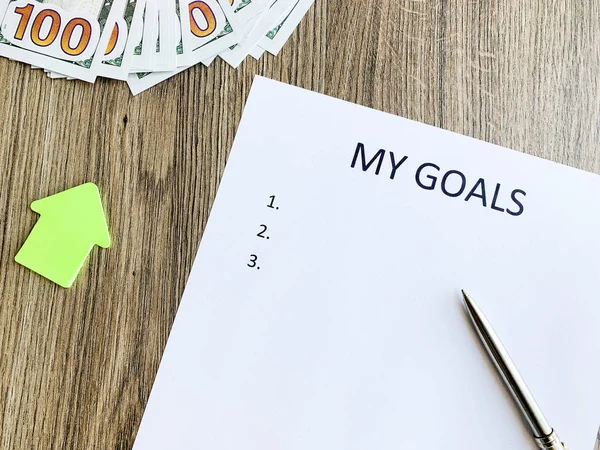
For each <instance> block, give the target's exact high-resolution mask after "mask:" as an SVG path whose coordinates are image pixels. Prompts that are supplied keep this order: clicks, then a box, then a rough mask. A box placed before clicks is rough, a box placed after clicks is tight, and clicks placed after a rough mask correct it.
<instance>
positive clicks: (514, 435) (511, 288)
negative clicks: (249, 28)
mask: <svg viewBox="0 0 600 450" xmlns="http://www.w3.org/2000/svg"><path fill="white" fill-rule="evenodd" d="M359 143H361V144H362V147H361V146H360V145H359ZM363 147H364V152H365V156H366V158H365V161H364V162H365V163H366V165H368V162H369V161H370V160H371V158H372V157H373V156H375V155H377V154H378V152H379V151H380V150H381V153H380V155H382V156H381V157H382V159H381V166H380V167H379V174H376V170H377V169H378V165H379V159H377V158H376V159H375V161H374V162H373V164H371V165H370V166H369V167H368V169H367V170H366V171H364V170H363V159H362V157H361V148H363ZM357 150H358V152H357ZM392 155H393V157H394V160H393V161H395V163H396V165H398V163H399V162H400V161H401V160H402V158H403V157H404V156H406V157H407V158H406V160H404V162H403V163H402V165H399V166H398V168H397V170H396V171H395V172H393V171H392V169H391V168H392V164H391V162H392ZM355 156H356V160H355ZM353 160H355V161H354V163H355V164H354V167H352V162H353ZM424 164H435V165H436V166H437V167H439V170H436V169H435V167H434V166H432V165H425V166H423V165H424ZM419 167H423V168H422V169H421V172H420V173H419V174H417V173H418V171H419ZM449 171H460V173H461V174H463V176H464V177H465V179H466V185H465V188H464V192H463V193H462V194H460V195H458V196H456V197H451V196H448V195H446V194H444V193H443V191H442V187H443V188H444V189H445V190H446V192H447V193H448V194H452V195H454V194H455V193H457V192H459V191H460V188H461V185H462V178H461V175H459V174H458V173H457V172H449ZM447 173H450V175H448V176H446V177H445V174H447ZM392 176H393V179H392ZM444 178H445V180H444ZM480 179H483V180H484V183H485V190H486V200H485V204H486V206H484V205H483V203H484V201H483V199H482V198H480V197H481V194H482V188H481V182H479V188H478V189H477V190H476V192H475V194H478V195H479V196H480V197H476V196H471V197H470V198H469V200H468V201H465V198H466V197H467V195H468V193H469V192H470V191H471V190H472V188H473V187H474V186H475V185H476V184H478V181H479V180H480ZM443 180H444V181H443ZM419 183H420V184H421V185H422V186H424V187H420V185H419ZM434 183H435V187H434V188H433V189H426V188H428V187H432V186H433V185H434ZM498 184H499V185H500V187H499V188H497V185H498ZM496 190H497V191H498V193H497V195H496V196H495V195H494V193H495V192H496ZM520 191H522V192H524V193H526V195H525V194H523V193H520ZM271 196H274V197H271ZM511 196H512V197H514V198H515V199H516V200H517V201H518V202H519V203H520V204H522V207H520V206H519V205H518V203H517V201H515V200H512V199H511ZM494 197H496V198H495V200H494ZM268 205H271V206H273V208H271V207H269V206H268ZM492 206H494V208H496V209H492ZM507 211H511V213H512V214H510V213H508V212H507ZM519 212H520V214H518V215H513V214H517V213H519ZM265 227H266V229H265ZM259 234H260V235H261V236H263V237H259V236H258V235H259ZM267 237H268V238H267ZM251 255H256V258H255V257H254V256H251ZM255 259H256V262H255V263H253V262H252V261H253V260H255ZM250 266H254V267H250ZM259 268H260V269H259ZM599 279H600V178H599V177H598V176H597V175H593V174H589V173H585V172H582V171H578V170H575V169H572V168H568V167H565V166H561V165H558V164H555V163H552V162H549V161H545V160H541V159H537V158H535V157H532V156H528V155H525V154H521V153H518V152H514V151H511V150H507V149H505V148H501V147H498V146H495V145H492V144H488V143H485V142H481V141H478V140H475V139H471V138H468V137H464V136H460V135H458V134H454V133H451V132H448V131H444V130H441V129H438V128H434V127H431V126H428V125H424V124H420V123H417V122H413V121H410V120H406V119H403V118H399V117H396V116H392V115H389V114H385V113H382V112H378V111H375V110H371V109H367V108H364V107H360V106H357V105H353V104H350V103H346V102H343V101H340V100H336V99H332V98H329V97H326V96H323V95H320V94H316V93H312V92H309V91H305V90H301V89H298V88H295V87H291V86H288V85H284V84H281V83H277V82H274V81H270V80H267V79H264V78H260V77H258V78H257V79H256V80H255V82H254V85H253V87H252V90H251V93H250V96H249V99H248V102H247V105H246V109H245V112H244V115H243V118H242V120H241V123H240V127H239V130H238V133H237V137H236V138H235V142H234V145H233V149H232V151H231V156H230V158H229V161H228V164H227V168H226V171H225V174H224V177H223V180H222V183H221V187H220V189H219V192H218V195H217V198H216V201H215V204H214V207H213V210H212V213H211V217H210V220H209V222H208V225H207V228H206V230H205V233H204V237H203V239H202V243H201V245H200V250H199V252H198V255H197V258H196V261H195V263H194V266H193V269H192V272H191V274H190V277H189V281H188V285H187V287H186V290H185V293H184V296H183V299H182V302H181V306H180V308H179V311H178V314H177V318H176V320H175V323H174V326H173V329H172V332H171V335H170V338H169V341H168V344H167V347H166V350H165V353H164V356H163V359H162V363H161V365H160V369H159V371H158V374H157V377H156V381H155V384H154V387H153V390H152V393H151V396H150V399H149V403H148V406H147V409H146V411H145V414H144V417H143V420H142V423H141V426H140V429H139V433H138V436H137V439H136V442H135V445H134V450H164V449H166V448H168V449H170V450H196V449H198V450H200V449H203V450H204V449H210V450H282V449H285V450H307V449H327V450H365V449H377V450H399V449H410V450H425V449H427V450H430V449H434V448H442V447H443V448H444V449H450V450H481V449H486V450H506V449H515V450H517V449H518V450H522V449H531V450H533V449H535V448H536V446H535V445H534V444H533V442H532V440H531V438H530V437H529V434H528V432H527V429H526V428H525V426H524V425H523V423H522V419H521V418H520V417H519V415H518V414H517V410H516V408H515V406H514V404H513V402H512V400H511V398H510V396H509V395H508V394H507V392H506V390H505V388H504V386H503V385H502V383H501V381H500V378H499V377H498V375H497V374H496V372H495V369H494V367H493V366H492V364H491V363H490V361H489V359H488V357H487V355H486V353H485V351H484V350H483V348H482V346H481V345H480V343H479V341H478V339H477V337H476V334H475V332H474V330H473V329H472V327H471V326H470V323H469V321H468V319H467V317H466V314H465V312H464V310H463V307H462V303H461V298H460V289H461V288H464V289H466V290H467V291H468V292H469V293H470V294H471V296H472V297H473V298H474V299H475V300H476V301H477V302H478V303H479V305H480V306H481V308H482V309H483V310H484V311H485V313H486V314H487V316H488V318H489V319H490V320H491V321H492V323H493V324H494V325H495V328H496V331H497V332H498V333H499V335H500V336H501V338H502V340H503V341H504V344H505V345H506V347H507V348H508V350H509V352H510V353H511V355H512V356H513V359H514V361H515V363H516V364H517V366H518V367H519V369H520V371H521V374H522V375H523V377H524V378H525V380H526V381H527V382H528V384H529V386H530V388H531V389H532V391H533V393H534V395H535V396H536V398H537V400H538V402H539V404H540V406H541V407H542V409H543V411H544V412H545V413H546V415H547V418H548V419H549V421H550V422H551V424H552V425H553V426H555V427H556V429H557V431H558V432H559V434H560V436H561V437H562V438H563V439H564V440H565V441H566V442H567V444H568V445H569V446H570V447H571V448H574V449H592V448H593V445H594V439H595V434H596V429H597V427H598V423H599V422H600V409H599V408H598V405H599V404H600V382H599V380H600V358H599V357H598V355H600V326H599V325H598V323H599V320H600V297H599V295H598V294H599V284H598V280H599Z"/></svg>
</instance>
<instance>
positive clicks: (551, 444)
mask: <svg viewBox="0 0 600 450" xmlns="http://www.w3.org/2000/svg"><path fill="white" fill-rule="evenodd" d="M535 442H536V443H537V445H538V446H539V447H540V448H541V449H542V450H569V448H568V447H567V446H566V445H565V443H564V442H561V440H560V438H559V437H558V434H556V432H555V431H554V430H553V431H552V433H550V434H549V435H548V436H544V437H541V438H537V437H536V438H535Z"/></svg>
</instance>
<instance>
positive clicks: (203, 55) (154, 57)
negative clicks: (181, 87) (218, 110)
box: [0, 0, 315, 95]
mask: <svg viewBox="0 0 600 450" xmlns="http://www.w3.org/2000/svg"><path fill="white" fill-rule="evenodd" d="M314 2H315V0H0V17H1V18H2V21H1V22H0V56H4V57H6V58H10V59H14V60H18V61H22V62H24V63H27V64H31V66H32V67H33V68H36V69H42V70H43V71H44V72H45V73H46V75H47V76H48V77H49V78H52V79H59V78H61V79H66V80H73V79H79V80H83V81H87V82H91V83H93V82H94V81H95V80H96V78H97V77H99V76H100V77H105V78H113V79H116V80H124V81H127V83H128V84H129V88H130V89H131V92H132V93H133V94H134V95H137V94H139V93H140V92H142V91H144V90H146V89H148V88H150V87H152V86H154V85H156V84H158V83H160V82H161V81H164V80H166V79H167V78H170V77H172V76H173V75H175V74H177V73H179V72H182V71H184V70H185V69H187V68H189V67H191V66H193V65H195V64H199V63H202V64H204V65H206V66H209V65H210V64H211V63H212V62H213V61H214V60H215V59H216V57H220V58H221V59H223V60H224V61H226V62H227V63H228V64H229V65H231V66H232V67H233V68H237V67H238V66H239V65H240V64H241V63H242V62H243V61H244V60H245V59H246V57H248V56H249V55H250V56H252V57H253V58H255V59H260V58H261V57H262V55H263V54H264V52H265V51H267V52H269V53H271V54H272V55H277V54H278V53H279V51H280V50H281V48H282V47H283V45H284V44H285V42H286V41H287V40H288V39H289V37H290V36H291V35H292V33H293V31H294V30H295V29H296V27H297V26H298V24H299V23H300V21H301V20H302V18H303V17H304V15H305V14H306V12H307V11H308V10H309V8H310V7H311V5H312V4H313V3H314Z"/></svg>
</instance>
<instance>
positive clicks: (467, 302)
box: [460, 289, 473, 309]
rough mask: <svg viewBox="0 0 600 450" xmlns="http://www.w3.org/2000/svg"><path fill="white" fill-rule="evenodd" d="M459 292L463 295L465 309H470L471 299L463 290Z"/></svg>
mask: <svg viewBox="0 0 600 450" xmlns="http://www.w3.org/2000/svg"><path fill="white" fill-rule="evenodd" d="M460 292H462V295H463V303H464V305H465V306H466V308H467V309H471V308H472V307H473V300H471V297H469V294H467V293H466V292H465V290H464V289H461V290H460Z"/></svg>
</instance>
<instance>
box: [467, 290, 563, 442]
mask: <svg viewBox="0 0 600 450" xmlns="http://www.w3.org/2000/svg"><path fill="white" fill-rule="evenodd" d="M462 293H463V299H464V303H465V309H466V310H467V313H468V314H469V317H470V318H471V322H473V325H474V326H475V329H476V330H477V334H479V337H480V338H481V341H482V342H483V344H484V346H485V348H486V350H487V351H488V353H489V355H490V357H491V358H492V360H493V361H494V364H495V365H496V368H497V369H498V371H499V372H500V374H501V375H502V378H503V379H504V382H505V383H506V386H507V387H508V389H509V391H510V393H511V394H512V396H513V398H514V399H515V402H516V403H517V405H518V406H519V408H520V409H521V412H522V413H523V416H524V417H525V418H526V419H527V423H528V425H529V428H530V429H531V433H532V434H533V439H534V440H535V442H536V443H537V445H538V446H539V447H540V448H541V449H544V450H568V448H567V446H566V445H565V444H564V443H563V442H561V440H560V439H559V437H558V435H557V434H556V432H555V431H554V429H553V428H552V427H551V426H550V424H549V423H548V421H547V420H546V418H545V417H544V414H543V413H542V411H541V410H540V407H539V406H538V404H537V402H536V401H535V399H534V398H533V395H531V392H530V391H529V389H528V388H527V385H526V384H525V381H523V378H522V377H521V375H520V374H519V371H518V370H517V367H516V366H515V364H514V363H513V361H512V359H510V356H509V354H508V352H507V351H506V349H505V348H504V345H502V341H500V338H499V337H498V335H497V334H496V332H495V331H494V328H493V327H492V324H491V323H490V322H489V320H487V318H486V317H485V315H484V314H483V312H482V311H481V309H479V307H478V306H477V304H475V302H474V301H473V300H472V299H471V298H470V297H469V296H468V295H467V294H466V293H465V291H462Z"/></svg>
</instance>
